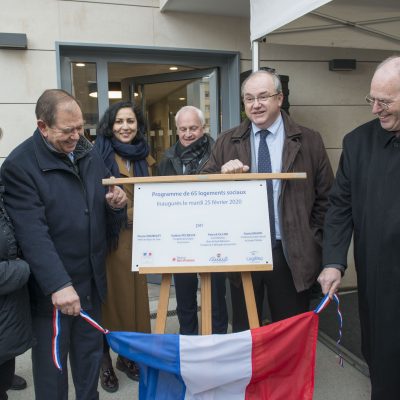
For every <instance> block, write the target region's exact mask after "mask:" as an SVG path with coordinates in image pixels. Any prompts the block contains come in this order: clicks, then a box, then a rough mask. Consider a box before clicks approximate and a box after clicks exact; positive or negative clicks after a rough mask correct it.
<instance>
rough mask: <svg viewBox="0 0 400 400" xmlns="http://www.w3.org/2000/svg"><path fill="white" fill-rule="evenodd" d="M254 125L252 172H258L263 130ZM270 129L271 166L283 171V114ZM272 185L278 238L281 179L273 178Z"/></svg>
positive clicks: (279, 236) (279, 231) (277, 170)
mask: <svg viewBox="0 0 400 400" xmlns="http://www.w3.org/2000/svg"><path fill="white" fill-rule="evenodd" d="M251 126H252V135H253V143H254V145H253V146H252V152H253V157H252V159H253V160H254V161H255V162H254V164H253V168H252V171H251V172H258V170H257V168H258V146H259V144H260V135H259V133H258V132H259V131H260V130H261V129H260V128H258V127H257V126H256V125H255V124H253V123H252V124H251ZM268 130H269V131H270V132H271V133H270V134H269V135H268V136H267V145H268V151H269V155H270V157H271V167H272V172H274V173H275V172H277V173H279V172H282V153H283V143H284V140H285V129H284V126H283V119H282V115H281V114H279V117H278V118H277V119H276V120H275V122H274V123H273V124H272V125H271V126H270V127H268ZM272 187H273V192H274V193H273V197H274V213H275V233H276V239H278V240H280V239H281V230H280V224H279V208H278V201H279V196H280V193H281V180H280V179H273V180H272Z"/></svg>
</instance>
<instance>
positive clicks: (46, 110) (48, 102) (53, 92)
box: [35, 89, 79, 126]
mask: <svg viewBox="0 0 400 400" xmlns="http://www.w3.org/2000/svg"><path fill="white" fill-rule="evenodd" d="M71 101H74V102H75V103H76V104H77V105H78V106H79V103H78V101H77V100H76V99H75V97H74V96H72V95H71V94H69V93H68V92H66V91H65V90H62V89H47V90H45V91H44V92H43V93H42V95H41V96H40V97H39V99H38V101H37V102H36V108H35V114H36V119H37V120H39V119H41V120H42V121H43V122H45V123H46V124H47V125H48V126H53V125H54V124H55V122H56V113H57V107H58V106H59V105H60V104H61V103H68V102H71Z"/></svg>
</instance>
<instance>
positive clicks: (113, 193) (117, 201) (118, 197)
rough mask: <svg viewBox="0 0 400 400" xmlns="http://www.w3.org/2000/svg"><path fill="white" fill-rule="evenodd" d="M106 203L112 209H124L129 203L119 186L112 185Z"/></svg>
mask: <svg viewBox="0 0 400 400" xmlns="http://www.w3.org/2000/svg"><path fill="white" fill-rule="evenodd" d="M106 201H107V203H108V205H109V206H110V207H111V208H124V207H125V206H126V203H127V202H128V198H127V197H126V193H125V192H124V191H123V190H122V189H121V188H120V187H119V186H114V185H111V186H109V188H108V193H107V194H106Z"/></svg>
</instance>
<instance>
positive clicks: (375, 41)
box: [160, 0, 400, 51]
mask: <svg viewBox="0 0 400 400" xmlns="http://www.w3.org/2000/svg"><path fill="white" fill-rule="evenodd" d="M267 1H268V0H266V3H267ZM160 11H161V12H163V13H169V12H182V13H200V14H208V15H219V16H226V17H240V18H244V19H248V20H249V21H250V0H217V1H216V0H160ZM282 12H284V10H283V11H282ZM249 40H250V35H249ZM266 40H267V43H276V44H292V45H305V46H307V45H308V46H328V47H346V48H361V49H379V50H397V51H399V50H400V0H332V1H331V2H329V3H327V4H326V5H324V6H322V7H320V8H317V9H316V10H314V11H312V12H311V13H308V14H306V15H304V16H303V17H300V18H298V19H296V20H295V21H292V22H291V23H289V24H287V25H285V26H283V27H281V28H280V29H278V30H276V31H274V32H272V33H270V34H268V35H267V37H266Z"/></svg>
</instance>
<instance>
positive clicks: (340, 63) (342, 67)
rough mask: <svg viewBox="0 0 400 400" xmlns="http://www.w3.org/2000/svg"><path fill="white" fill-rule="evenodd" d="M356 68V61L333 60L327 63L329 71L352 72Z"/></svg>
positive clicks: (350, 59)
mask: <svg viewBox="0 0 400 400" xmlns="http://www.w3.org/2000/svg"><path fill="white" fill-rule="evenodd" d="M356 68H357V60H354V59H352V58H335V59H333V60H330V61H329V71H353V70H355V69H356Z"/></svg>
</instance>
